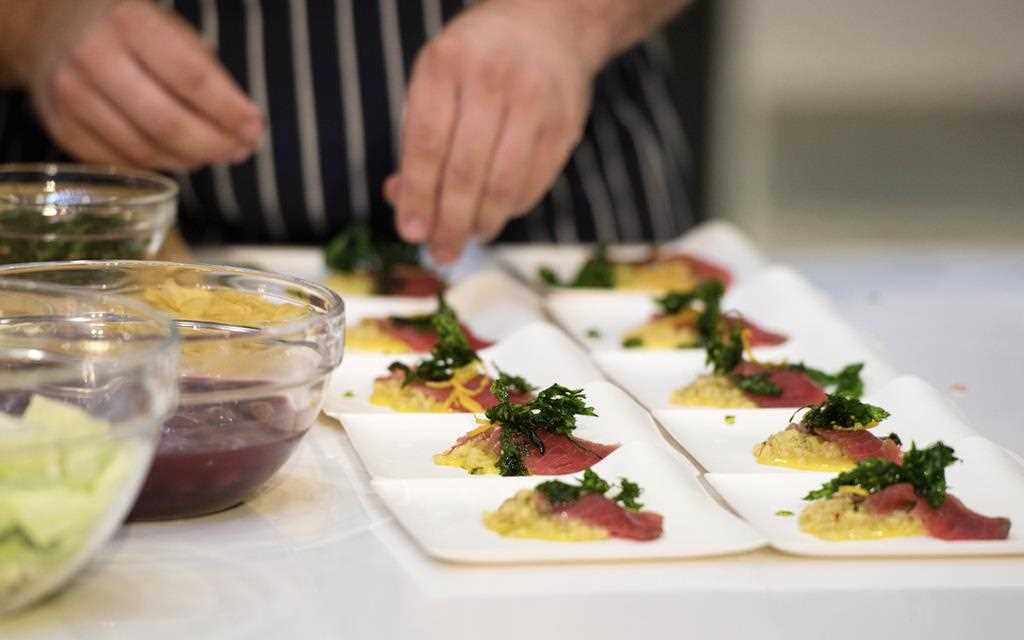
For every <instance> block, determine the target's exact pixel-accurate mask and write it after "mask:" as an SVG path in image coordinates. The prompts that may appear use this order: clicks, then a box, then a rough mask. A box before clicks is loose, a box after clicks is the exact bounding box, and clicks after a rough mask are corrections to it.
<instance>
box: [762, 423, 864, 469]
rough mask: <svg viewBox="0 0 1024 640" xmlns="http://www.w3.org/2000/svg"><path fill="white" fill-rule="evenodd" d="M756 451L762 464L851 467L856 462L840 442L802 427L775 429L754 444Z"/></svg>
mask: <svg viewBox="0 0 1024 640" xmlns="http://www.w3.org/2000/svg"><path fill="white" fill-rule="evenodd" d="M753 454H754V457H755V458H757V461H758V462H759V463H760V464H767V465H772V466H776V467H789V468H791V469H802V470H804V471H847V470H848V469H852V468H853V467H854V466H856V463H855V462H854V461H853V460H852V459H851V458H850V457H849V456H847V455H846V454H845V453H843V450H842V449H840V448H839V445H837V444H835V443H834V442H829V441H828V440H825V439H823V438H819V437H818V436H815V435H813V434H810V433H805V432H803V431H801V430H799V429H786V430H785V431H780V432H778V433H773V434H772V435H771V436H770V437H769V438H768V439H767V440H765V441H764V442H762V443H760V444H758V445H755V446H754V450H753Z"/></svg>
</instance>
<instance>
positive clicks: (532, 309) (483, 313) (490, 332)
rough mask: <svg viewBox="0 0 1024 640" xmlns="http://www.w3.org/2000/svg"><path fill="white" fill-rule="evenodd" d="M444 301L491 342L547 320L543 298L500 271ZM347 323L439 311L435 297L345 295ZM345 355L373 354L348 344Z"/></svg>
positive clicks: (457, 287) (464, 283)
mask: <svg viewBox="0 0 1024 640" xmlns="http://www.w3.org/2000/svg"><path fill="white" fill-rule="evenodd" d="M444 297H445V301H446V302H447V303H448V305H449V306H451V308H452V309H453V310H454V311H455V313H456V314H457V315H458V317H459V320H461V321H462V322H463V323H465V324H466V325H467V326H468V327H469V328H470V329H471V330H472V331H473V332H474V333H475V334H476V335H477V336H479V337H480V338H482V339H484V340H488V341H490V342H495V341H499V340H503V339H505V338H507V337H509V336H510V335H512V334H513V333H515V332H516V331H517V330H518V329H521V328H522V327H524V326H526V325H528V324H531V323H534V322H541V321H544V313H543V310H542V309H541V302H540V298H539V297H538V296H537V294H536V293H534V292H533V291H531V290H530V289H529V288H528V287H526V286H524V285H523V284H522V283H520V282H518V281H517V280H516V279H515V278H513V277H512V276H510V275H508V274H507V273H505V272H503V271H500V270H498V269H494V268H490V269H485V270H482V271H479V272H477V273H475V274H473V275H471V276H468V277H466V278H465V279H463V280H461V281H460V282H458V283H457V284H454V285H452V286H451V287H450V288H449V289H448V290H447V291H446V292H445V296H444ZM344 299H345V323H346V325H348V326H349V327H352V326H355V325H356V324H358V323H359V322H360V321H361V320H363V319H364V318H387V317H389V316H414V315H421V314H427V313H431V312H433V311H434V310H436V309H437V300H436V299H434V298H410V297H388V296H345V297H344ZM346 353H347V354H349V355H352V354H357V353H372V352H367V351H363V350H356V349H353V348H351V346H349V345H346Z"/></svg>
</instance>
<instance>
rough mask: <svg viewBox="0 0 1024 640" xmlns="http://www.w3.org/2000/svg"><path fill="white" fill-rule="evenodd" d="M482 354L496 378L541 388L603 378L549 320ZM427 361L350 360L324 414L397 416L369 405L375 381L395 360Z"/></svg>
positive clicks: (334, 379) (335, 380)
mask: <svg viewBox="0 0 1024 640" xmlns="http://www.w3.org/2000/svg"><path fill="white" fill-rule="evenodd" d="M479 354H480V358H481V360H482V361H483V363H484V365H485V366H486V367H488V368H489V370H490V373H491V375H492V376H494V377H496V376H497V375H498V374H497V368H498V367H500V368H501V370H502V371H506V372H508V373H511V374H514V375H521V376H523V377H524V378H526V380H527V381H529V382H530V383H531V384H533V385H534V386H536V387H538V388H541V389H543V388H545V387H548V386H550V385H552V384H555V383H556V382H557V383H559V384H562V385H565V386H567V387H579V386H582V385H583V384H585V383H587V382H590V381H591V380H598V379H601V378H602V377H603V376H602V375H601V372H600V371H599V370H598V369H597V368H596V367H595V366H594V365H593V363H592V362H591V361H590V358H589V357H587V354H586V352H584V351H583V350H582V349H580V348H579V346H577V345H576V344H575V343H573V341H572V340H571V339H570V338H569V337H568V336H566V335H565V334H564V333H562V332H561V331H560V330H559V329H558V328H557V327H555V326H554V325H552V324H549V323H547V322H534V323H531V324H528V325H526V326H524V327H522V328H520V329H519V330H517V331H515V332H514V333H513V334H511V335H509V336H508V337H507V338H505V339H504V340H502V341H500V342H498V343H497V344H495V345H493V346H490V347H488V348H486V349H482V350H481V351H480V352H479ZM423 357H424V356H423V354H401V355H399V356H387V355H354V356H349V357H346V358H345V362H343V363H342V365H341V366H340V367H338V369H336V370H335V371H334V373H333V374H332V375H331V379H330V381H329V382H328V384H327V390H326V392H325V399H324V412H325V413H326V414H327V415H329V416H331V417H335V418H342V419H343V418H344V416H345V415H346V414H352V413H396V412H395V411H393V410H391V409H389V408H387V407H381V406H378V405H375V404H373V403H371V402H370V395H371V394H372V393H373V383H374V379H375V378H377V377H378V376H384V375H387V373H388V365H389V364H391V363H392V362H395V361H400V362H404V363H406V364H409V365H412V364H414V363H415V362H416V361H418V360H420V359H422V358H423Z"/></svg>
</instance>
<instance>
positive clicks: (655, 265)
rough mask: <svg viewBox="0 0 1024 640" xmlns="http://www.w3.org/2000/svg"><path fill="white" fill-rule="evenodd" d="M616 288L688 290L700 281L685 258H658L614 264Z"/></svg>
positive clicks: (613, 271)
mask: <svg viewBox="0 0 1024 640" xmlns="http://www.w3.org/2000/svg"><path fill="white" fill-rule="evenodd" d="M612 273H613V282H615V288H616V289H636V290H641V291H668V290H669V289H678V290H681V291H686V290H689V289H692V288H693V287H695V286H697V284H699V281H698V279H697V277H696V275H694V273H693V269H692V268H690V265H688V264H687V263H686V262H685V261H683V260H657V261H654V262H649V263H643V264H615V265H613V266H612Z"/></svg>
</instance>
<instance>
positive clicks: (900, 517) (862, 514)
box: [800, 492, 926, 541]
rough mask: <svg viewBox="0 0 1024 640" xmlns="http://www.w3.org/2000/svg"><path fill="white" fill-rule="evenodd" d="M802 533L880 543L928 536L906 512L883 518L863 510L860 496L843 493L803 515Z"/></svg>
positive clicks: (808, 509) (814, 504)
mask: <svg viewBox="0 0 1024 640" xmlns="http://www.w3.org/2000/svg"><path fill="white" fill-rule="evenodd" d="M800 530H801V531H804V532H806V533H809V534H811V535H814V536H817V537H818V538H821V539H823V540H833V541H841V540H877V539H879V538H897V537H904V536H923V535H926V532H925V530H924V527H923V526H921V523H920V521H918V519H917V518H915V517H914V516H912V515H911V514H910V513H908V512H906V511H895V512H893V513H890V514H889V515H885V516H880V515H875V514H872V513H868V512H867V510H866V509H864V507H863V504H862V500H861V498H860V496H858V495H856V494H854V493H849V492H844V493H838V494H836V495H834V496H832V497H831V498H828V499H826V500H817V501H815V502H812V503H811V504H809V505H807V506H806V507H804V510H803V511H802V512H801V513H800Z"/></svg>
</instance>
